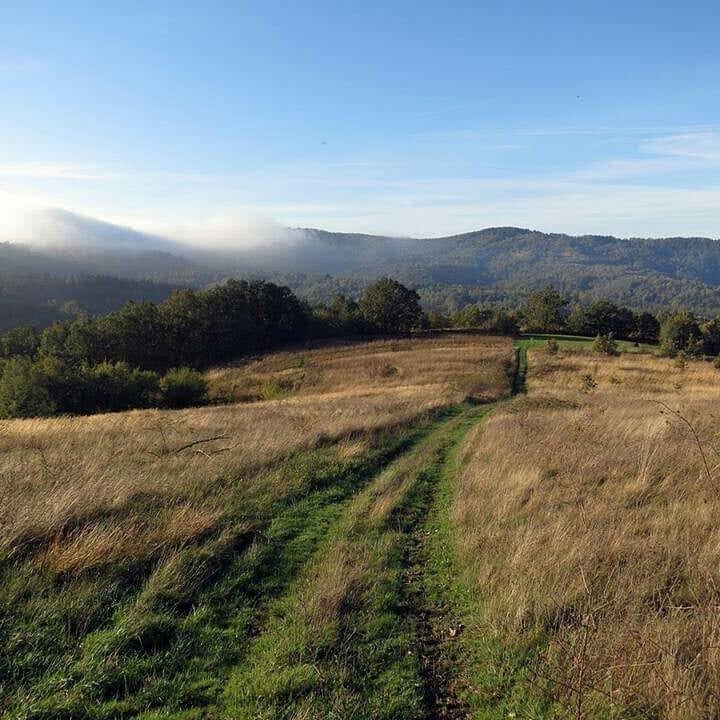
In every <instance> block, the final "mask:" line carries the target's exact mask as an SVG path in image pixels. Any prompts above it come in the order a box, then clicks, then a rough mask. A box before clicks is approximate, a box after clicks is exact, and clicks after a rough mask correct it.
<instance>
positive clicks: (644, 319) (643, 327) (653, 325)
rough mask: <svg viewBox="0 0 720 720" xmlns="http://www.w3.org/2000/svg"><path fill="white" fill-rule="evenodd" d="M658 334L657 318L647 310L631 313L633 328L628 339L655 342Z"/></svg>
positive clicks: (658, 324)
mask: <svg viewBox="0 0 720 720" xmlns="http://www.w3.org/2000/svg"><path fill="white" fill-rule="evenodd" d="M659 334H660V323H659V322H658V319H657V318H656V317H655V316H654V315H653V314H652V313H649V312H639V313H635V314H634V315H633V328H632V332H631V333H630V336H629V339H630V340H635V341H636V342H647V343H655V342H657V341H658V336H659Z"/></svg>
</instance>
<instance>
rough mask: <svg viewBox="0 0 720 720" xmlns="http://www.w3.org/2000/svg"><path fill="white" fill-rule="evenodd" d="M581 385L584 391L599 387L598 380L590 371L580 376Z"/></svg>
mask: <svg viewBox="0 0 720 720" xmlns="http://www.w3.org/2000/svg"><path fill="white" fill-rule="evenodd" d="M580 385H581V389H582V391H583V392H586V393H589V392H592V391H593V390H594V389H595V388H596V387H597V380H596V379H595V378H594V377H593V376H592V375H591V374H590V373H586V374H585V375H583V376H582V377H581V378H580Z"/></svg>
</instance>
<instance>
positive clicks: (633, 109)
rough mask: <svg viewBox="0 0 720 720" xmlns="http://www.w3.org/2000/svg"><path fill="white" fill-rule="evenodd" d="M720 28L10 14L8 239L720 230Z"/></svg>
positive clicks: (382, 16)
mask: <svg viewBox="0 0 720 720" xmlns="http://www.w3.org/2000/svg"><path fill="white" fill-rule="evenodd" d="M719 25H720V8H719V7H718V5H717V4H716V3H713V2H690V3H685V4H683V5H682V6H679V5H678V4H677V3H676V2H667V1H664V2H650V1H649V0H638V1H637V2H632V3H627V2H619V1H618V0H613V1H611V2H606V3H578V2H570V1H563V2H544V3H536V2H529V1H528V0H524V1H522V2H520V1H515V2H512V1H511V2H504V3H477V2H470V1H467V2H455V3H450V4H447V3H428V2H420V3H417V2H412V3H411V2H404V1H402V2H394V3H380V2H369V3H362V4H348V3H326V2H322V3H321V2H305V3H289V2H262V3H260V2H232V3H231V2H217V1H205V2H202V3H200V2H170V1H169V0H159V1H158V2H153V3H144V2H123V3H113V4H111V5H108V4H102V5H98V4H93V3H87V2H79V1H77V0H70V1H69V2H64V3H54V2H49V1H48V2H28V3H9V2H7V3H3V4H2V7H0V107H2V112H0V235H1V236H2V238H3V239H11V240H13V239H23V240H24V239H28V238H27V236H32V235H33V234H34V233H35V230H34V228H35V226H34V225H32V224H30V223H29V221H28V220H27V218H28V217H29V216H32V212H33V211H34V210H37V209H38V208H46V207H51V208H62V209H65V210H68V211H72V212H74V213H80V214H82V215H86V216H90V217H93V218H97V219H99V220H102V221H105V222H111V223H116V224H120V225H124V226H129V227H132V228H135V229H138V230H142V231H144V232H148V233H155V234H158V235H161V236H164V237H169V238H172V239H175V240H180V241H183V242H187V241H190V242H197V243H204V244H212V245H223V246H224V245H232V244H233V243H235V242H252V241H253V239H254V238H255V237H256V236H258V235H262V236H263V237H266V236H267V237H269V238H278V237H280V236H281V235H282V232H281V230H280V228H281V227H321V228H326V229H330V230H342V231H348V232H373V233H383V234H396V235H402V236H439V235H448V234H452V233H458V232H464V231H469V230H473V229H477V228H481V227H488V226H496V225H514V226H521V227H530V228H538V229H541V230H548V231H558V232H569V233H612V234H616V235H621V236H645V237H646V236H670V235H705V236H711V237H717V236H720V212H719V210H720V180H719V179H718V178H719V177H720V176H719V174H718V173H719V171H720V124H719V123H718V118H719V117H720V96H718V93H717V78H718V77H720V54H719V53H718V50H717V37H716V35H717V27H718V26H719ZM28 229H30V230H31V231H30V232H28Z"/></svg>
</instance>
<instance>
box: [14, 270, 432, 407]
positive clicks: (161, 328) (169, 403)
mask: <svg viewBox="0 0 720 720" xmlns="http://www.w3.org/2000/svg"><path fill="white" fill-rule="evenodd" d="M423 323H424V315H423V312H422V309H421V308H420V302H419V298H418V295H417V293H415V292H414V291H413V290H410V289H408V288H406V287H404V286H403V285H401V284H400V283H397V282H395V281H394V280H391V279H389V278H384V279H381V280H379V281H378V282H377V283H375V284H374V285H373V286H371V287H369V288H368V289H367V290H366V292H365V293H364V295H363V296H362V297H361V298H360V300H359V301H358V302H355V301H353V300H349V299H346V298H337V299H336V302H334V303H333V304H332V305H331V306H327V307H319V308H316V309H313V308H311V307H310V306H308V305H306V304H304V303H302V302H301V301H300V300H298V299H297V297H296V296H295V295H294V294H293V293H292V292H291V291H290V290H289V289H288V288H287V287H282V286H279V285H275V284H273V283H270V282H265V281H244V280H231V281H228V282H226V283H225V284H223V285H219V286H217V287H214V288H211V289H209V290H200V291H194V290H179V291H176V292H174V293H173V294H172V295H171V296H170V297H169V298H168V299H167V300H165V301H163V302H160V303H153V302H142V303H134V302H130V303H127V304H126V305H125V306H124V307H123V308H122V309H120V310H118V311H116V312H113V313H109V314H107V315H102V316H99V317H96V318H91V317H89V316H85V315H81V316H79V317H78V318H76V319H74V320H70V321H66V322H56V323H54V324H52V325H50V326H49V327H47V328H45V329H44V330H42V331H37V330H35V329H34V328H33V327H30V326H21V327H18V328H15V329H13V330H11V331H10V332H8V333H6V334H5V335H3V336H0V417H27V416H46V415H53V414H58V413H72V414H84V413H94V412H104V411H116V410H126V409H129V408H142V407H158V406H160V407H183V406H187V405H193V404H198V403H201V402H202V401H203V400H204V397H205V391H206V385H205V381H204V378H203V376H202V374H201V372H200V371H202V370H203V369H205V368H207V367H210V366H212V365H216V364H218V363H222V362H226V361H228V360H231V359H234V358H238V357H242V356H247V355H251V354H254V353H258V352H264V351H268V350H273V349H275V348H278V347H282V346H284V345H287V344H290V343H293V342H297V341H300V340H309V339H314V338H323V337H336V336H348V335H365V334H376V333H404V332H409V331H410V330H412V329H414V328H415V327H421V326H422V325H423Z"/></svg>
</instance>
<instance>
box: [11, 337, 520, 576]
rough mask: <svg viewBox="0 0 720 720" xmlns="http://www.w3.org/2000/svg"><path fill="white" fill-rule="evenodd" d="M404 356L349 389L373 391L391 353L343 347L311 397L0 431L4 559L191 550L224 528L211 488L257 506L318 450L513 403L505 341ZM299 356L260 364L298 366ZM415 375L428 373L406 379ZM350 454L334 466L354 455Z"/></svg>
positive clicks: (77, 561)
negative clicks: (429, 418) (279, 479)
mask: <svg viewBox="0 0 720 720" xmlns="http://www.w3.org/2000/svg"><path fill="white" fill-rule="evenodd" d="M401 345H402V348H403V349H402V350H400V351H397V352H395V351H390V350H388V352H389V353H390V355H391V356H392V357H393V358H401V359H400V360H396V362H397V364H398V366H399V367H400V370H399V371H398V373H397V374H392V375H391V376H387V377H379V378H376V379H375V380H373V381H372V382H363V381H362V380H360V381H358V382H355V381H354V379H353V378H354V377H358V378H361V379H362V378H369V377H370V376H371V375H372V374H373V372H374V370H373V368H374V367H375V366H376V364H377V363H378V362H381V363H384V362H385V359H384V357H383V354H384V350H382V351H381V350H380V349H381V348H385V349H387V346H381V345H379V344H374V343H368V344H361V345H354V346H351V347H342V348H339V349H338V350H337V353H338V355H339V357H340V360H337V361H335V360H333V352H334V351H333V349H332V348H329V349H325V350H322V351H320V356H321V357H322V358H323V361H322V362H323V365H322V367H323V371H322V375H323V379H322V382H321V383H320V384H318V385H317V386H316V387H315V388H314V391H313V393H312V394H310V393H307V392H303V393H299V394H298V395H297V396H292V397H286V398H281V399H278V400H272V401H264V402H257V403H253V404H235V405H226V406H213V407H204V408H194V409H189V410H180V411H169V410H143V411H133V412H127V413H118V414H112V415H96V416H92V417H65V418H54V419H42V420H12V421H7V422H3V423H0V499H1V500H2V502H0V552H2V553H5V554H10V555H13V554H17V553H19V552H37V551H38V550H42V552H43V553H44V555H43V557H44V559H45V560H46V561H47V562H49V563H50V564H51V566H52V567H53V568H55V569H57V570H81V569H83V568H85V567H89V566H92V565H93V563H95V562H100V561H101V560H104V561H105V562H110V561H112V560H113V559H117V558H118V557H135V556H142V555H144V554H146V553H149V552H151V551H152V550H153V549H155V548H157V547H158V546H161V545H162V543H164V542H167V543H172V544H178V543H182V542H183V541H190V540H193V539H195V538H197V537H198V536H200V535H202V534H204V533H207V532H210V531H211V530H212V529H213V528H214V527H215V525H216V524H217V523H218V522H219V520H220V518H221V517H222V510H223V497H222V483H220V484H218V479H221V478H225V481H233V482H244V483H246V484H247V485H248V487H249V488H250V489H249V490H248V492H251V491H256V492H258V493H259V492H264V491H267V487H266V486H267V485H268V484H271V483H272V482H273V479H272V474H271V473H268V472H266V471H264V470H263V468H266V467H268V466H269V465H271V464H272V463H275V462H277V461H278V460H280V459H282V458H283V457H286V456H288V455H290V454H292V453H294V452H297V451H299V450H302V449H305V448H309V447H312V446H314V445H316V444H317V443H318V442H320V441H323V440H328V439H334V440H338V441H342V440H343V439H344V438H351V436H356V435H362V434H367V433H370V432H372V431H375V430H379V429H382V428H388V427H394V426H400V425H403V424H406V423H409V422H411V421H413V420H414V419H416V418H418V417H420V416H422V415H423V414H426V413H428V412H430V411H432V410H435V409H437V408H439V407H442V406H446V405H449V404H452V403H456V402H458V401H460V400H462V399H463V398H464V396H465V395H466V393H467V387H468V384H469V383H472V384H474V387H475V389H476V390H477V391H478V392H480V393H483V394H485V395H487V396H488V397H496V396H499V395H501V394H502V393H503V392H506V391H507V377H506V376H505V375H504V373H505V370H506V365H507V363H508V362H509V359H510V357H511V348H510V343H509V341H502V340H486V339H483V338H472V339H469V340H466V339H464V338H461V339H451V338H450V339H447V340H444V341H443V342H442V343H439V342H436V341H433V340H428V341H420V340H419V341H413V344H412V347H408V346H407V344H404V345H403V344H402V343H401ZM301 355H302V356H304V355H305V354H304V353H297V354H295V355H294V354H292V353H282V354H280V355H278V356H269V357H268V358H267V359H266V360H264V361H262V363H261V364H264V365H263V366H265V367H269V368H272V367H276V366H277V365H278V364H280V365H282V364H286V363H290V364H297V363H299V362H300V361H299V359H298V357H300V356H301ZM314 357H315V356H313V358H314ZM415 361H417V362H418V363H419V364H420V365H422V367H423V370H422V372H420V371H418V372H413V371H412V370H411V368H412V363H413V362H415ZM313 362H315V360H313ZM338 363H339V365H338ZM431 366H432V367H431ZM330 368H332V369H330ZM216 372H218V373H221V372H223V371H221V370H218V371H216ZM228 372H232V373H234V372H236V371H235V370H233V371H228ZM240 372H242V371H240ZM458 378H462V380H463V382H464V383H465V385H464V386H462V383H460V382H459V380H458ZM357 442H358V440H357V439H356V438H355V439H354V440H352V441H348V442H347V443H346V444H347V447H346V448H343V447H340V448H339V452H341V453H344V452H350V453H351V452H356V451H357V447H356V445H357ZM253 488H254V489H253Z"/></svg>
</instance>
